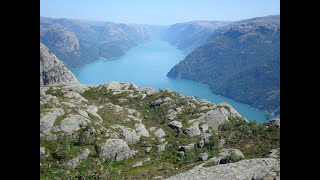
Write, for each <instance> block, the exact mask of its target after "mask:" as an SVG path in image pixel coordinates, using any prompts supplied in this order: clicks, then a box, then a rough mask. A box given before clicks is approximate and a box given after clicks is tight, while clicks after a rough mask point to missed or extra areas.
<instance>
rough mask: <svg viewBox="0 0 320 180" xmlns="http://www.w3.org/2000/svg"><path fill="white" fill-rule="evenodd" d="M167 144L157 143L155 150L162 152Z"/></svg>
mask: <svg viewBox="0 0 320 180" xmlns="http://www.w3.org/2000/svg"><path fill="white" fill-rule="evenodd" d="M167 144H168V142H166V143H164V144H160V145H157V148H158V149H157V151H158V152H162V151H164V150H165V149H166V145H167Z"/></svg>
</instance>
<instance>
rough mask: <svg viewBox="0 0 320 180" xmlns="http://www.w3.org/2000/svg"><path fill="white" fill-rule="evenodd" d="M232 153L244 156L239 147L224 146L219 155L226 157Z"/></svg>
mask: <svg viewBox="0 0 320 180" xmlns="http://www.w3.org/2000/svg"><path fill="white" fill-rule="evenodd" d="M231 154H234V155H235V156H236V157H238V158H244V155H243V153H242V152H241V151H240V150H238V149H226V148H223V149H222V150H221V151H220V152H219V155H218V156H221V157H223V158H226V157H227V156H230V155H231Z"/></svg>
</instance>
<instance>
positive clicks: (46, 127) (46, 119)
mask: <svg viewBox="0 0 320 180" xmlns="http://www.w3.org/2000/svg"><path fill="white" fill-rule="evenodd" d="M64 113H65V112H64V110H63V109H61V108H55V109H52V111H51V112H49V113H47V114H46V115H44V116H43V117H41V118H40V132H42V133H45V134H46V133H49V132H50V130H51V127H53V125H54V121H55V120H56V119H57V117H59V116H62V115H64Z"/></svg>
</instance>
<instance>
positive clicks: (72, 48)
mask: <svg viewBox="0 0 320 180" xmlns="http://www.w3.org/2000/svg"><path fill="white" fill-rule="evenodd" d="M152 28H153V27H152V26H144V25H135V24H119V23H112V22H94V21H86V20H78V19H66V18H62V19H54V18H46V17H41V18H40V40H41V42H42V43H43V44H45V45H46V46H47V47H48V48H49V49H50V50H51V51H52V52H53V53H54V54H55V55H56V56H57V57H58V58H59V59H60V60H61V61H63V62H64V63H65V65H66V66H67V67H68V68H73V67H79V66H81V65H84V64H88V63H90V62H93V61H96V60H98V59H100V58H103V59H109V58H114V57H119V56H122V55H124V54H125V52H126V51H127V50H128V49H130V48H132V47H134V46H136V45H137V44H139V43H141V42H145V41H148V40H150V39H151V36H155V33H152V32H151V29H152Z"/></svg>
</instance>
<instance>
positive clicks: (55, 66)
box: [40, 43, 78, 86]
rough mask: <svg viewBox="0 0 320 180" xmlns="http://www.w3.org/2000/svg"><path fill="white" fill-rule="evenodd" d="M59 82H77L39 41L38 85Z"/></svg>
mask: <svg viewBox="0 0 320 180" xmlns="http://www.w3.org/2000/svg"><path fill="white" fill-rule="evenodd" d="M60 82H65V83H78V80H77V78H76V77H75V76H74V75H73V74H72V73H71V72H70V71H69V70H68V69H67V68H66V67H65V66H64V64H63V63H62V62H61V61H60V60H59V59H58V58H57V57H56V56H55V55H54V54H52V53H51V52H50V51H49V49H48V48H47V47H46V46H45V45H44V44H42V43H40V86H42V85H48V84H52V83H60Z"/></svg>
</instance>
